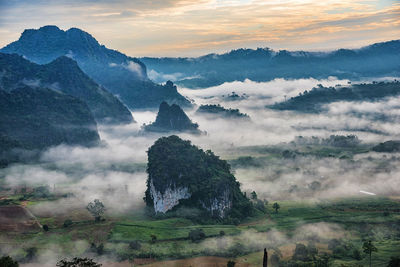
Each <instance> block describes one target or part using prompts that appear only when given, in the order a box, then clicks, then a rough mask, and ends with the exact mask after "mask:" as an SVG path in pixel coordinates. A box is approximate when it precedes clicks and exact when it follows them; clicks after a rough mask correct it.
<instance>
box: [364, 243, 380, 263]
mask: <svg viewBox="0 0 400 267" xmlns="http://www.w3.org/2000/svg"><path fill="white" fill-rule="evenodd" d="M362 248H363V251H364V253H366V254H368V255H369V267H371V266H372V265H371V259H372V252H376V251H378V249H377V248H376V247H375V246H374V244H372V241H371V240H369V241H366V242H364V244H363V247H362Z"/></svg>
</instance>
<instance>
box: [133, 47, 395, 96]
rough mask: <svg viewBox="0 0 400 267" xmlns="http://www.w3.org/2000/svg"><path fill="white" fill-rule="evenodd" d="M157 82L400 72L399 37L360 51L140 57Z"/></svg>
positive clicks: (198, 83)
mask: <svg viewBox="0 0 400 267" xmlns="http://www.w3.org/2000/svg"><path fill="white" fill-rule="evenodd" d="M141 61H142V62H144V63H145V64H146V66H147V68H148V69H149V73H151V74H152V76H154V79H158V80H156V81H159V82H162V81H163V77H169V78H170V77H171V76H175V77H176V81H175V82H176V83H177V84H178V85H182V86H185V87H189V88H202V87H210V86H215V85H219V84H222V83H224V82H232V81H243V80H245V79H250V80H253V81H259V82H262V81H270V80H273V79H275V78H287V79H298V78H310V77H313V78H317V79H321V78H327V77H329V76H336V77H338V78H341V79H352V80H358V79H361V78H364V77H384V76H392V77H396V76H399V75H400V40H394V41H389V42H383V43H376V44H373V45H370V46H367V47H363V48H360V49H352V50H351V49H339V50H336V51H332V52H305V51H293V52H292V51H287V50H281V51H278V52H276V51H273V50H271V49H269V48H257V49H237V50H232V51H230V52H229V53H225V54H221V55H218V54H209V55H205V56H202V57H197V58H168V57H165V58H151V57H144V58H141Z"/></svg>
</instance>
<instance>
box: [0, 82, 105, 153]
mask: <svg viewBox="0 0 400 267" xmlns="http://www.w3.org/2000/svg"><path fill="white" fill-rule="evenodd" d="M0 114H1V116H0V136H1V138H0V147H1V148H2V150H3V149H4V150H9V149H12V148H15V147H17V148H23V149H42V148H46V147H49V146H53V145H59V144H62V143H65V144H69V145H83V146H91V145H95V144H97V143H98V142H99V140H100V138H99V135H98V133H97V125H96V122H95V120H94V118H93V115H92V113H91V112H90V110H89V108H88V107H87V105H86V104H85V103H84V102H82V101H80V100H79V99H77V98H75V97H72V96H69V95H66V94H63V93H60V92H57V91H53V90H50V89H45V88H38V87H37V88H32V87H28V86H24V87H20V88H16V89H14V90H12V91H11V92H6V91H4V90H0Z"/></svg>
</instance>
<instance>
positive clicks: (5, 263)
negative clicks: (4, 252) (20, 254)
mask: <svg viewBox="0 0 400 267" xmlns="http://www.w3.org/2000/svg"><path fill="white" fill-rule="evenodd" d="M0 266H1V267H18V266H19V264H18V262H17V261H14V260H13V258H11V257H10V256H3V257H1V258H0Z"/></svg>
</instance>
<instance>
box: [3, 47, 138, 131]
mask: <svg viewBox="0 0 400 267" xmlns="http://www.w3.org/2000/svg"><path fill="white" fill-rule="evenodd" d="M0 73H1V75H0V86H1V87H2V88H3V90H6V91H8V92H11V91H12V90H13V89H15V88H19V87H21V85H29V86H31V87H47V88H51V89H53V90H57V91H60V92H63V93H65V94H68V95H71V96H74V97H77V98H78V99H80V100H82V101H83V102H86V103H87V105H88V106H89V108H90V110H91V112H92V113H93V115H94V117H95V119H96V121H97V122H99V123H114V124H115V123H131V122H132V121H133V119H132V114H131V112H130V111H129V110H128V109H127V108H126V107H125V106H124V105H123V104H122V103H121V102H120V101H119V100H118V98H117V97H115V96H114V95H113V94H111V93H110V92H108V91H107V90H105V89H104V88H103V87H101V86H99V85H98V84H97V83H95V82H94V81H93V80H92V79H91V78H89V77H88V76H87V75H86V74H85V73H83V72H82V70H81V69H80V68H79V66H78V65H77V63H76V62H75V61H74V60H72V59H70V58H68V57H64V56H62V57H59V58H57V59H55V60H54V61H52V62H50V63H48V64H45V65H38V64H36V63H32V62H30V61H28V60H26V59H24V58H23V57H22V56H19V55H16V54H4V53H0Z"/></svg>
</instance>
